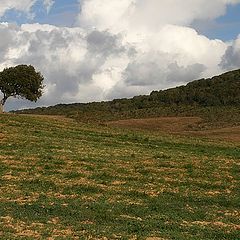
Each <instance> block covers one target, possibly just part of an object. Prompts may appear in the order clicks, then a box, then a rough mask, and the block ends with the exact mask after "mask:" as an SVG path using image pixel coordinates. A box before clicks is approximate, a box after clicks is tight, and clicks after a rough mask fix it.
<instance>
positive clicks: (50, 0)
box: [43, 0, 55, 12]
mask: <svg viewBox="0 0 240 240" xmlns="http://www.w3.org/2000/svg"><path fill="white" fill-rule="evenodd" d="M54 3H55V1H54V0H43V5H44V6H45V8H46V10H47V12H49V11H50V9H51V8H52V6H53V5H54Z"/></svg>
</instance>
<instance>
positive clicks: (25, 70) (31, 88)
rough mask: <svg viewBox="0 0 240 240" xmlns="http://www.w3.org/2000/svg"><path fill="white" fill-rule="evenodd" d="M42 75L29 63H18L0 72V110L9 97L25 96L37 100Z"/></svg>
mask: <svg viewBox="0 0 240 240" xmlns="http://www.w3.org/2000/svg"><path fill="white" fill-rule="evenodd" d="M43 80H44V78H43V76H42V74H41V73H40V72H36V71H35V68H34V67H33V66H31V65H18V66H16V67H10V68H5V69H4V70H3V71H2V72H0V91H1V92H2V94H3V98H2V99H1V100H0V112H3V107H4V105H5V103H6V101H7V99H8V98H9V97H19V98H25V99H27V100H30V101H35V102H36V101H37V100H38V99H39V98H40V97H41V96H42V90H43V87H44V86H43Z"/></svg>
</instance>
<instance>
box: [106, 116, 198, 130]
mask: <svg viewBox="0 0 240 240" xmlns="http://www.w3.org/2000/svg"><path fill="white" fill-rule="evenodd" d="M201 121H202V119H201V118H198V117H160V118H146V119H128V120H119V121H113V122H108V123H107V125H110V126H117V127H128V128H135V129H143V130H153V131H155V130H157V131H162V132H171V133H174V132H181V131H185V130H187V129H189V127H191V126H193V125H196V124H199V123H200V122H201Z"/></svg>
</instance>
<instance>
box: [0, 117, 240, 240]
mask: <svg viewBox="0 0 240 240" xmlns="http://www.w3.org/2000/svg"><path fill="white" fill-rule="evenodd" d="M239 186H240V142H239V141H231V139H230V140H229V139H227V140H226V139H221V137H220V138H211V137H209V134H208V135H199V136H196V135H191V134H190V135H185V134H184V135H181V134H180V135H179V134H171V133H163V132H161V131H157V130H156V131H148V129H145V130H141V129H132V128H126V127H124V128H121V127H119V126H117V125H114V124H109V125H108V124H102V125H96V124H94V123H91V124H87V123H81V122H77V121H75V120H73V119H67V118H64V117H61V116H58V117H56V116H33V115H28V116H27V115H17V114H1V115H0V239H105V240H107V239H132V240H134V239H146V240H161V239H162V240H163V239H166V240H167V239H169V240H170V239H176V240H188V239H189V240H201V239H202V240H210V239H217V240H221V239H229V240H236V239H240V189H239Z"/></svg>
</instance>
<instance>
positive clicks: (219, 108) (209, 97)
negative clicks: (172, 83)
mask: <svg viewBox="0 0 240 240" xmlns="http://www.w3.org/2000/svg"><path fill="white" fill-rule="evenodd" d="M17 112H18V113H31V114H47V115H65V116H68V117H73V118H75V119H78V120H80V121H95V122H96V121H97V122H104V121H110V120H118V119H128V118H148V117H160V116H200V117H202V118H204V119H205V120H208V121H216V120H217V121H218V122H228V123H229V122H231V123H232V124H234V125H235V124H237V125H238V124H240V69H239V70H235V71H230V72H227V73H224V74H222V75H220V76H215V77H213V78H208V79H200V80H195V81H193V82H190V83H188V84H187V85H186V86H180V87H176V88H171V89H168V90H160V91H153V92H152V93H151V94H150V95H144V96H136V97H133V98H131V99H115V100H113V101H108V102H93V103H85V104H84V103H74V104H58V105H56V106H51V107H41V108H36V109H28V110H21V111H17Z"/></svg>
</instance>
